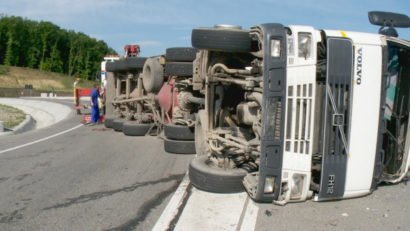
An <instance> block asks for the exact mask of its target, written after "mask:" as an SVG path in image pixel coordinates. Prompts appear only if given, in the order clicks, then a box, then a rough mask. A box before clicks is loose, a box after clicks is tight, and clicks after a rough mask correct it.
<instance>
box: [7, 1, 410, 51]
mask: <svg viewBox="0 0 410 231" xmlns="http://www.w3.org/2000/svg"><path fill="white" fill-rule="evenodd" d="M371 10H381V11H392V12H398V13H404V14H407V15H410V0H389V1H382V0H346V1H343V0H339V1H335V0H197V1H194V0H0V13H2V14H5V15H8V16H11V15H15V16H22V17H24V18H27V19H32V20H38V21H40V20H44V21H51V22H53V23H55V24H57V25H58V26H60V27H61V28H64V29H71V30H75V31H81V32H83V33H85V34H88V35H90V36H91V37H95V38H97V39H100V40H104V41H105V42H107V44H108V45H109V46H111V47H112V48H114V49H115V50H116V51H117V52H118V53H119V54H121V55H122V54H123V53H124V52H123V50H122V49H123V46H124V45H126V44H134V43H137V44H139V45H140V46H141V55H142V56H152V55H157V54H163V53H164V52H165V49H166V48H167V47H175V46H191V39H190V37H191V30H192V29H193V28H195V27H200V26H201V27H204V26H206V27H212V26H213V25H214V24H234V25H241V26H242V27H243V28H249V27H250V26H253V25H258V24H262V23H271V22H275V23H281V24H284V25H290V24H292V25H311V26H314V27H315V28H318V29H337V30H347V31H349V30H351V31H364V32H372V33H377V31H378V27H376V26H373V25H371V24H370V23H369V21H368V18H367V12H368V11H371ZM398 32H399V34H400V37H402V38H404V39H407V40H410V28H407V29H399V30H398Z"/></svg>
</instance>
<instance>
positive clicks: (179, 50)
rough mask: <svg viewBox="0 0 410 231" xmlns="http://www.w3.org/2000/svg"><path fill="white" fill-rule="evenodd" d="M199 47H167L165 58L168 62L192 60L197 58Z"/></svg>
mask: <svg viewBox="0 0 410 231" xmlns="http://www.w3.org/2000/svg"><path fill="white" fill-rule="evenodd" d="M196 52H197V49H195V48H193V47H171V48H167V50H166V53H165V58H166V60H167V62H192V61H194V59H195V58H196Z"/></svg>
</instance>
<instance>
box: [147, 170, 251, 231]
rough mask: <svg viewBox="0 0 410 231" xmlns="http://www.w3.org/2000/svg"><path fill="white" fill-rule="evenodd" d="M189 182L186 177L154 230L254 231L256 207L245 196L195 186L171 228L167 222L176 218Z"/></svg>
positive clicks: (244, 194)
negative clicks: (176, 221)
mask: <svg viewBox="0 0 410 231" xmlns="http://www.w3.org/2000/svg"><path fill="white" fill-rule="evenodd" d="M189 183H190V182H189V178H188V176H187V175H185V178H184V179H183V181H182V182H181V184H180V185H179V187H178V188H177V190H176V191H175V193H174V195H173V196H172V198H171V200H170V202H169V203H168V205H167V207H166V208H165V210H164V211H163V213H162V214H161V216H160V218H159V219H158V221H157V222H156V224H155V226H154V228H153V229H152V230H153V231H165V230H175V231H192V230H195V231H202V230H204V231H205V230H206V231H208V230H222V231H235V230H240V231H248V230H254V228H255V225H256V219H257V216H258V210H259V208H258V207H257V206H256V205H255V203H254V202H253V201H252V200H251V199H249V198H248V195H247V194H246V193H231V194H220V193H209V192H204V191H201V190H198V189H196V188H195V187H194V188H192V193H191V195H190V197H189V199H188V201H187V203H186V205H185V207H184V208H183V211H182V213H181V214H180V217H179V219H178V223H177V224H176V225H175V228H174V229H172V228H170V223H171V222H172V221H173V220H174V218H175V216H177V215H178V210H179V209H180V206H181V205H182V203H183V201H184V198H185V197H186V196H187V195H186V194H187V188H188V186H189Z"/></svg>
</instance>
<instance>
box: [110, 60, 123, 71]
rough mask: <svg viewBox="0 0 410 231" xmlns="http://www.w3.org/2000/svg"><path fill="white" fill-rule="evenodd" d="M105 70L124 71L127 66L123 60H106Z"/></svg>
mask: <svg viewBox="0 0 410 231" xmlns="http://www.w3.org/2000/svg"><path fill="white" fill-rule="evenodd" d="M105 70H106V71H109V72H122V71H126V70H127V67H126V64H125V62H124V60H123V59H122V60H117V61H114V62H108V63H107V64H106V66H105Z"/></svg>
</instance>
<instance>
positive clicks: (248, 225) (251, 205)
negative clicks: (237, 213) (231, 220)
mask: <svg viewBox="0 0 410 231" xmlns="http://www.w3.org/2000/svg"><path fill="white" fill-rule="evenodd" d="M248 199H249V197H248ZM258 212H259V207H258V206H256V204H255V202H254V201H253V200H251V199H249V201H248V203H247V206H246V212H245V216H244V217H243V221H242V225H241V227H240V231H248V230H249V231H251V230H255V225H256V219H257V218H258Z"/></svg>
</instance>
